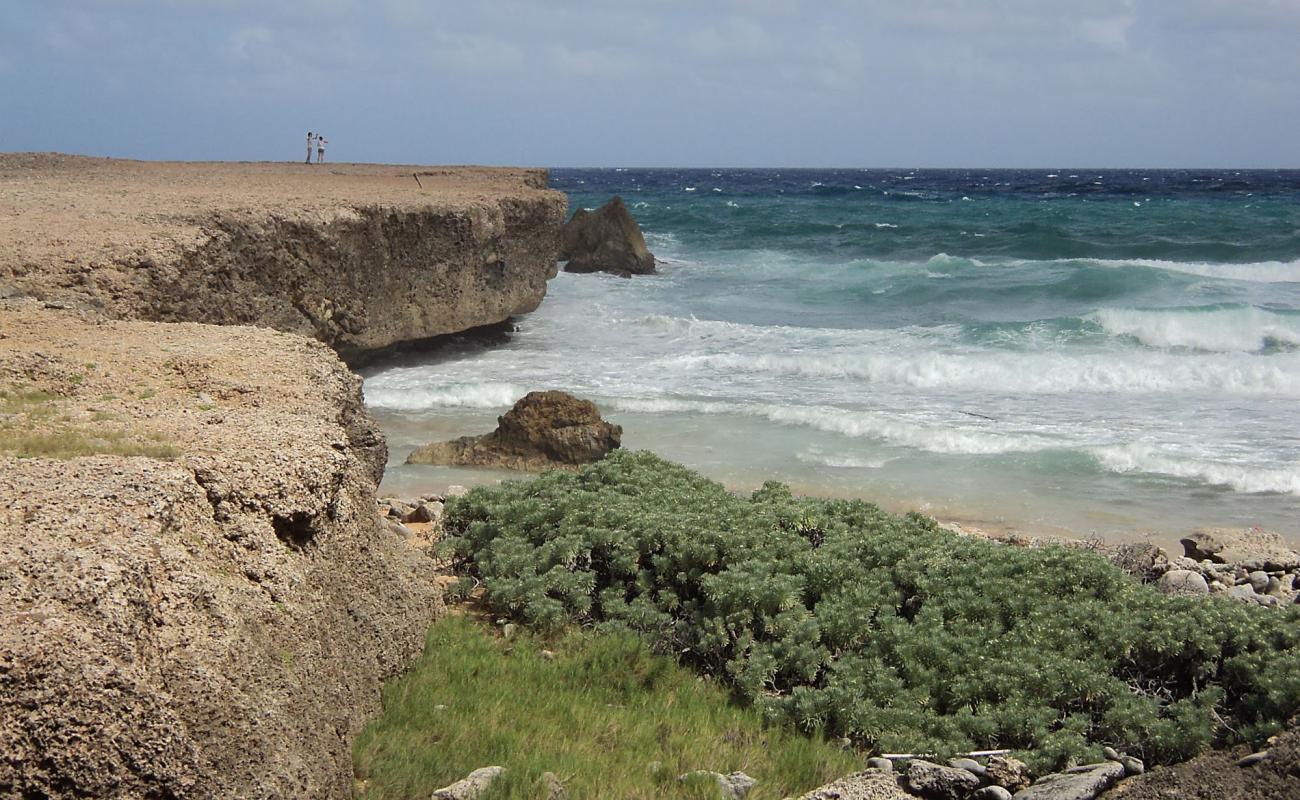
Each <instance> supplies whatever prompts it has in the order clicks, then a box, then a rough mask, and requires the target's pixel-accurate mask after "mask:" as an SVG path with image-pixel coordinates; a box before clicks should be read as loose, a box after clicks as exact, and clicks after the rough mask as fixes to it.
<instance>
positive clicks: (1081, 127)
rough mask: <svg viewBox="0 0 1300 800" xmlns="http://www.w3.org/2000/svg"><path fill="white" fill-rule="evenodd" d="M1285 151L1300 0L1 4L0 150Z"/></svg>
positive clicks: (909, 154)
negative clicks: (318, 135) (312, 144)
mask: <svg viewBox="0 0 1300 800" xmlns="http://www.w3.org/2000/svg"><path fill="white" fill-rule="evenodd" d="M309 129H310V130H316V131H321V132H324V134H325V135H326V137H327V138H328V140H329V150H328V155H329V158H330V159H332V160H335V161H376V162H391V163H477V164H521V165H538V166H553V167H556V166H684V167H685V166H780V167H791V166H810V167H811V166H846V167H847V166H854V167H871V166H878V167H1051V166H1061V167H1064V166H1078V167H1300V0H805V2H778V0H748V1H742V0H713V1H712V2H710V1H709V0H638V1H637V2H616V1H615V0H545V1H544V2H543V1H542V0H538V1H536V2H525V1H524V0H456V2H444V1H443V0H0V151H24V150H57V151H62V152H72V153H84V154H90V155H102V156H112V157H130V158H149V159H184V160H227V159H237V160H256V161H260V160H269V161H278V160H285V161H287V160H293V159H297V158H301V157H302V155H303V151H304V149H305V141H304V140H305V137H306V132H307V130H309Z"/></svg>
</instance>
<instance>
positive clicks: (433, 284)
mask: <svg viewBox="0 0 1300 800" xmlns="http://www.w3.org/2000/svg"><path fill="white" fill-rule="evenodd" d="M546 183H547V174H546V172H545V170H530V169H513V168H486V167H436V168H434V167H420V166H388V165H374V164H324V165H306V164H280V163H189V162H185V163H177V162H141V161H121V160H112V159H100V158H88V157H84V156H67V155H59V154H51V153H11V154H0V297H5V296H10V297H13V296H30V297H35V298H38V299H43V300H55V301H63V302H66V303H70V304H74V305H78V306H82V307H86V308H91V309H94V310H97V311H99V312H101V313H103V314H105V315H107V316H110V317H115V318H123V319H147V320H157V321H169V322H178V321H179V322H211V323H218V324H253V325H259V326H263V327H271V328H276V329H278V330H285V331H291V332H295V333H302V334H305V335H309V336H313V337H315V338H318V339H320V340H322V341H324V342H326V343H327V344H329V345H331V346H332V347H334V348H335V349H336V350H337V351H338V352H339V353H340V354H341V355H343V356H344V357H345V358H346V359H349V360H353V361H356V360H360V359H363V358H365V357H366V356H367V355H368V354H371V353H374V352H375V351H381V350H383V349H385V348H388V347H391V346H393V345H396V344H402V343H406V342H411V341H419V340H421V339H426V338H430V337H433V336H438V335H442V334H447V333H455V332H458V331H462V330H466V329H468V328H473V327H477V326H482V325H489V324H493V323H498V322H502V321H504V320H505V319H507V318H509V317H510V316H511V315H513V314H518V313H524V312H527V311H531V310H533V309H534V308H536V307H537V305H538V304H539V303H540V302H541V300H542V297H543V296H544V295H545V292H546V281H547V280H548V279H550V278H551V277H554V274H555V268H556V264H555V261H556V256H557V254H558V251H559V234H560V228H561V225H562V224H563V221H564V214H565V210H566V201H565V197H564V195H563V194H562V193H560V192H555V191H551V190H549V189H547V188H546Z"/></svg>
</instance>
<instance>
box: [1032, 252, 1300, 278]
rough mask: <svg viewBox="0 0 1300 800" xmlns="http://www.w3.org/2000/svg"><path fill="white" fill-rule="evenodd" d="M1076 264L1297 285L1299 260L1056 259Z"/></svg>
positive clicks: (1299, 269)
mask: <svg viewBox="0 0 1300 800" xmlns="http://www.w3.org/2000/svg"><path fill="white" fill-rule="evenodd" d="M1068 261H1079V262H1082V263H1085V264H1097V265H1099V266H1103V267H1147V268H1148V269H1162V270H1167V271H1169V272H1182V273H1185V274H1188V275H1199V276H1201V277H1203V278H1217V279H1220V280H1231V281H1249V282H1251V283H1300V260H1297V261H1257V262H1254V263H1249V264H1206V263H1197V262H1186V261H1165V260H1162V259H1158V258H1081V259H1058V263H1060V262H1068Z"/></svg>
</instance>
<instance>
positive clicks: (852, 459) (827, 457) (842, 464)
mask: <svg viewBox="0 0 1300 800" xmlns="http://www.w3.org/2000/svg"><path fill="white" fill-rule="evenodd" d="M795 459H796V460H798V461H802V462H803V463H805V464H816V465H818V466H823V467H832V468H835V469H881V468H883V467H884V466H885V465H886V464H888V463H889V462H890V461H893V460H894V459H892V458H883V457H881V458H862V457H860V456H855V455H852V454H849V453H823V452H821V451H820V450H805V451H803V452H801V453H796V454H795Z"/></svg>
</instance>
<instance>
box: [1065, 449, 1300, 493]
mask: <svg viewBox="0 0 1300 800" xmlns="http://www.w3.org/2000/svg"><path fill="white" fill-rule="evenodd" d="M1085 452H1087V453H1088V455H1090V456H1091V457H1092V458H1093V460H1094V461H1096V463H1097V464H1098V465H1099V466H1100V467H1102V468H1103V469H1105V470H1107V471H1109V472H1115V473H1119V474H1134V473H1141V474H1147V475H1166V476H1170V477H1174V478H1181V479H1183V480H1191V481H1196V482H1198V483H1204V484H1207V485H1210V486H1218V487H1223V488H1228V489H1232V490H1233V491H1236V492H1241V493H1243V494H1261V493H1272V494H1292V495H1300V467H1292V468H1289V469H1287V468H1283V469H1269V468H1249V467H1245V466H1241V465H1237V464H1223V463H1214V462H1205V461H1199V460H1196V459H1193V458H1187V457H1181V456H1177V455H1173V454H1170V453H1162V452H1160V451H1159V450H1158V449H1156V448H1155V447H1153V446H1151V445H1148V444H1140V443H1139V444H1126V445H1113V446H1104V447H1090V448H1087V449H1086V451H1085Z"/></svg>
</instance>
